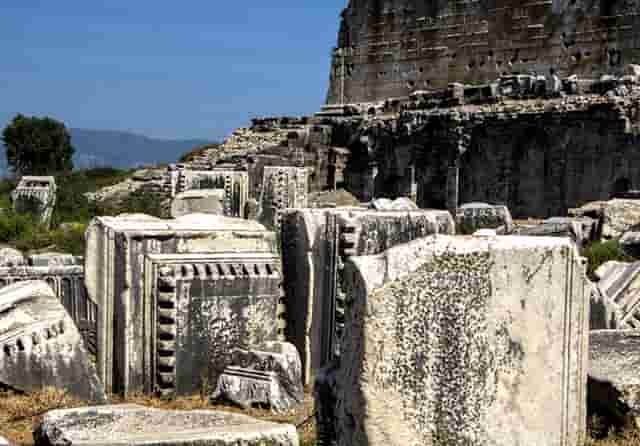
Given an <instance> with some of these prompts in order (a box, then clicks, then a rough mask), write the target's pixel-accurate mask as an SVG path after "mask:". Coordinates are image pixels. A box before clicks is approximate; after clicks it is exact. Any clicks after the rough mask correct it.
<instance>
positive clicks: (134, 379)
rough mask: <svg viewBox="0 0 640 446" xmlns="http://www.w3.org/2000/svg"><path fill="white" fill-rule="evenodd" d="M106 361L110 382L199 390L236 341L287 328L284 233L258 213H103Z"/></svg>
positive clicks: (92, 265)
mask: <svg viewBox="0 0 640 446" xmlns="http://www.w3.org/2000/svg"><path fill="white" fill-rule="evenodd" d="M86 252H87V255H86V258H85V264H86V268H85V270H86V285H87V291H88V293H89V297H90V298H91V300H92V301H94V302H96V303H97V306H98V309H99V314H98V318H97V320H98V322H97V327H98V328H97V334H98V343H97V365H98V373H99V376H100V377H101V378H102V379H103V382H104V384H105V387H106V388H107V389H108V391H114V392H118V393H123V394H129V393H134V392H147V393H151V392H160V393H162V394H164V395H169V394H175V393H178V394H189V393H193V392H197V391H198V390H199V386H200V385H201V383H202V382H203V378H206V379H207V380H208V382H210V383H215V382H217V377H218V376H219V374H220V373H221V372H222V371H223V370H224V368H225V367H226V366H227V365H228V364H229V362H228V360H229V357H230V353H231V350H232V349H233V347H236V346H248V345H255V344H260V343H261V342H263V341H267V340H274V339H276V338H278V337H279V336H282V335H283V333H284V316H283V313H284V306H283V304H281V303H280V301H281V296H282V291H281V289H280V284H281V282H282V274H281V272H280V259H279V256H278V249H277V246H276V237H275V234H274V233H272V232H268V231H266V230H265V228H264V226H262V225H261V224H259V223H257V222H255V221H249V220H243V219H238V218H229V217H223V216H215V215H210V214H192V215H187V216H183V217H180V218H178V219H175V220H160V219H154V218H150V217H148V216H144V215H129V216H121V217H100V218H96V219H94V220H93V221H92V223H91V224H90V225H89V228H88V229H87V251H86Z"/></svg>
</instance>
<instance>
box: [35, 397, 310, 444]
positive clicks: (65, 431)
mask: <svg viewBox="0 0 640 446" xmlns="http://www.w3.org/2000/svg"><path fill="white" fill-rule="evenodd" d="M34 439H35V444H36V446H92V445H96V446H97V445H107V444H110V445H125V444H126V445H129V446H137V445H145V446H149V445H165V446H180V445H185V446H191V445H201V446H227V445H228V446H265V445H269V446H272V445H273V446H298V444H299V443H298V434H297V432H296V429H295V427H294V426H292V425H289V424H277V423H271V422H267V421H261V420H257V419H255V418H251V417H248V416H246V415H239V414H233V413H228V412H220V411H212V410H193V411H173V410H161V409H151V408H147V407H143V406H137V405H133V404H125V405H115V406H99V407H84V408H79V409H65V410H54V411H51V412H49V413H47V414H46V415H45V416H44V417H43V419H42V421H41V422H40V424H39V425H38V427H37V428H36V430H35V432H34Z"/></svg>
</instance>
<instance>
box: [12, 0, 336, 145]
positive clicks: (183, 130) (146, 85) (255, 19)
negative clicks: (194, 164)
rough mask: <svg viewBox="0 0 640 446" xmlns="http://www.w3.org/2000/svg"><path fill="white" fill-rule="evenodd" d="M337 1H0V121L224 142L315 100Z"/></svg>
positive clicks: (321, 88) (322, 88) (324, 76)
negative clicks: (44, 119)
mask: <svg viewBox="0 0 640 446" xmlns="http://www.w3.org/2000/svg"><path fill="white" fill-rule="evenodd" d="M345 4H346V0H306V1H305V0H303V1H300V0H273V1H270V2H265V1H263V0H235V1H222V0H184V1H181V2H177V1H169V0H153V1H152V0H61V1H51V0H1V5H0V126H1V127H2V128H3V127H4V126H5V125H6V123H7V122H8V121H9V120H10V119H11V118H12V117H13V116H14V115H15V114H16V113H18V112H21V113H23V114H29V115H49V116H52V117H54V118H57V119H60V120H62V121H64V122H65V124H66V125H67V126H68V127H75V128H96V129H115V130H128V131H133V132H136V133H140V134H144V135H147V136H151V137H158V138H171V139H178V138H207V139H214V140H215V139H221V138H222V137H223V136H224V135H226V134H228V133H229V132H230V131H231V130H233V129H234V128H236V127H239V126H243V125H245V124H246V123H247V122H248V120H249V119H250V117H252V116H256V115H258V116H260V115H276V114H305V113H312V112H314V111H317V110H318V109H319V108H320V106H321V105H322V103H323V101H324V99H325V94H326V89H327V85H328V76H329V64H330V51H331V48H332V47H333V46H334V45H335V43H336V38H337V29H338V25H339V14H340V11H341V9H342V8H343V7H344V6H345Z"/></svg>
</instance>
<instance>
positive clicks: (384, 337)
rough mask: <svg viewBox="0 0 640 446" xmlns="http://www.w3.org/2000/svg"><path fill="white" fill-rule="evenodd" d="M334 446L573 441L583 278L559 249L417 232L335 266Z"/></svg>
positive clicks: (559, 242)
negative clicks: (340, 312) (341, 279)
mask: <svg viewBox="0 0 640 446" xmlns="http://www.w3.org/2000/svg"><path fill="white" fill-rule="evenodd" d="M344 276H345V285H346V293H347V308H346V315H345V320H346V321H345V332H344V337H343V343H342V355H341V358H340V368H339V370H338V372H337V380H338V381H337V403H336V407H337V412H336V415H337V421H338V424H337V435H338V444H339V445H344V446H346V445H353V444H368V445H373V446H375V445H385V446H393V445H398V446H400V445H402V446H406V445H416V446H417V445H426V444H433V445H438V446H440V445H442V446H444V445H487V444H492V445H503V446H507V445H514V444H535V445H545V446H546V445H549V446H551V445H558V446H559V445H578V444H582V442H583V441H584V435H585V420H586V399H585V394H586V382H587V358H588V322H589V307H588V287H587V284H588V280H587V278H586V275H585V271H584V266H583V265H582V262H581V259H580V256H579V254H578V252H577V250H576V248H575V245H573V244H572V242H571V241H570V240H567V239H560V238H547V237H508V236H505V237H493V238H489V237H486V238H479V237H450V236H442V235H436V236H430V237H426V238H423V239H421V240H416V241H413V242H410V243H407V244H405V245H401V246H395V247H393V248H391V249H389V250H387V251H386V252H384V253H383V254H380V255H375V256H361V257H351V258H350V259H349V260H348V261H347V263H346V265H345V273H344Z"/></svg>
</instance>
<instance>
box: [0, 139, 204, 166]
mask: <svg viewBox="0 0 640 446" xmlns="http://www.w3.org/2000/svg"><path fill="white" fill-rule="evenodd" d="M69 132H70V133H71V144H72V145H73V147H74V148H75V149H76V153H75V155H74V158H73V162H74V166H75V167H76V168H89V167H105V166H108V167H117V168H133V167H138V166H142V165H150V164H162V163H174V162H176V161H177V160H178V158H180V157H181V156H182V155H183V154H185V153H187V152H189V151H190V150H192V149H194V148H195V147H198V146H202V145H205V144H212V143H214V142H215V141H207V140H204V139H176V140H172V139H155V138H149V137H146V136H143V135H137V134H135V133H130V132H122V131H117V130H91V129H70V130H69ZM0 149H1V150H2V153H0V170H1V171H2V173H5V172H6V170H7V169H6V157H5V151H4V147H0Z"/></svg>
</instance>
